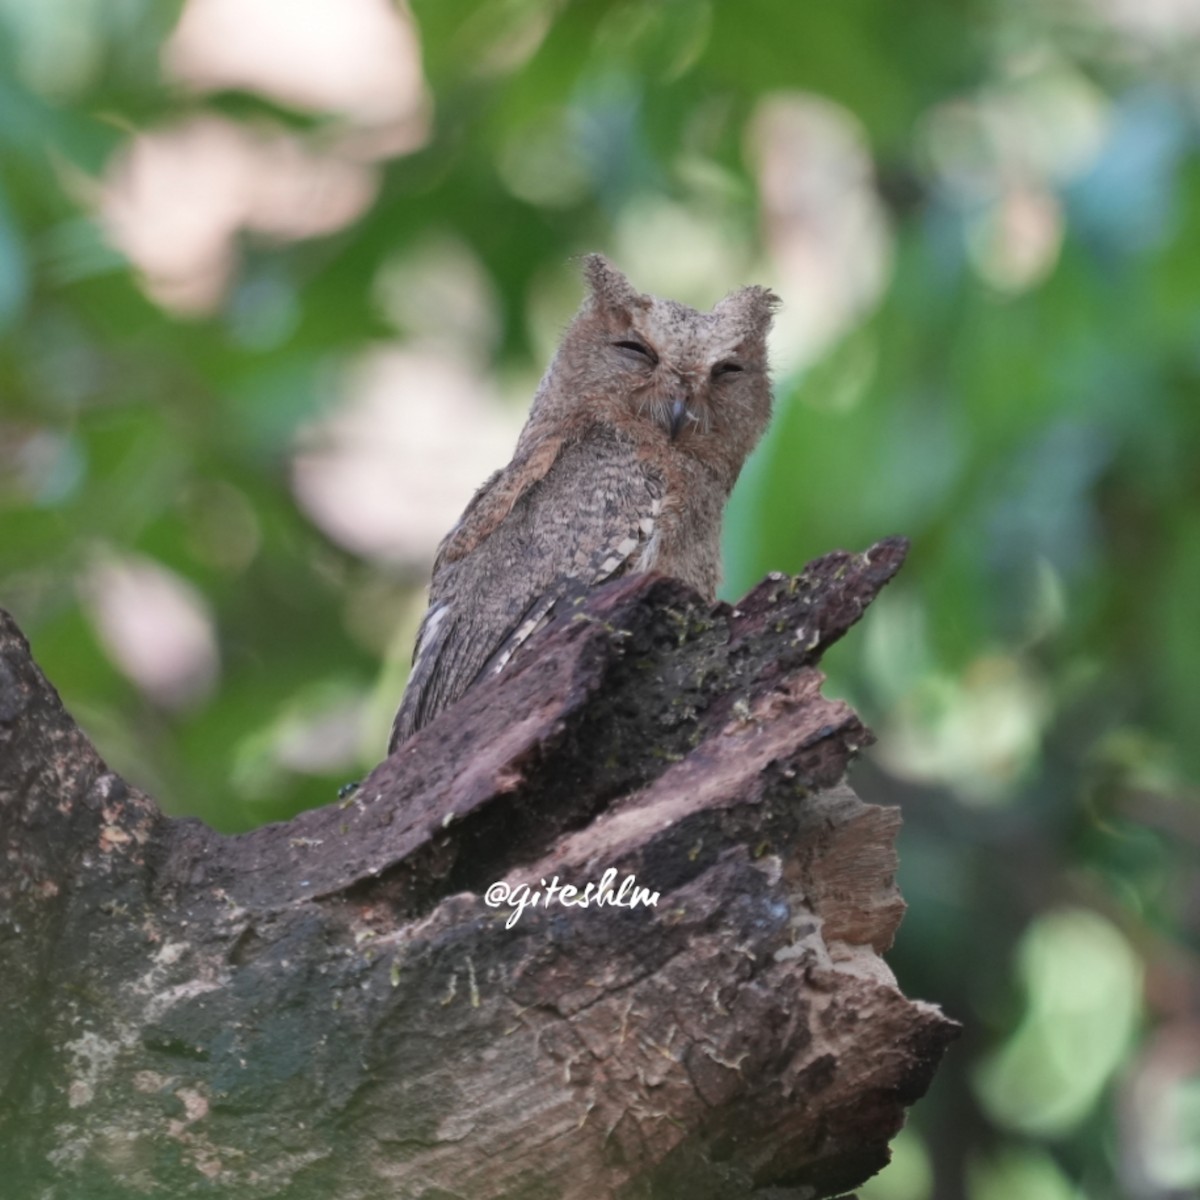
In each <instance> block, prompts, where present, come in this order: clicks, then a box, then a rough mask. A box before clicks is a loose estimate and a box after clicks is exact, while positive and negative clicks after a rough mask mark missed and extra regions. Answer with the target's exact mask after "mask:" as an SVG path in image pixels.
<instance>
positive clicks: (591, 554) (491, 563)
mask: <svg viewBox="0 0 1200 1200" xmlns="http://www.w3.org/2000/svg"><path fill="white" fill-rule="evenodd" d="M662 494H663V486H662V480H661V478H660V477H659V476H658V475H657V473H655V472H653V471H652V470H650V469H649V468H647V467H646V466H645V465H644V464H643V463H642V462H641V461H640V460H639V458H638V456H637V454H636V452H635V450H634V447H633V446H632V445H631V444H630V443H629V442H628V441H627V440H625V439H624V438H622V437H620V436H619V435H617V434H615V433H614V432H613V431H612V430H610V429H606V428H601V427H595V428H592V429H589V430H586V431H584V433H583V434H582V435H581V436H580V437H579V438H578V439H576V440H572V441H569V442H560V443H558V444H557V446H556V448H555V453H554V455H553V457H552V458H549V460H548V461H546V462H545V469H544V472H543V473H541V474H538V473H536V472H533V471H530V470H529V469H528V466H527V464H526V463H525V462H522V461H517V460H514V462H512V463H510V464H509V466H508V467H506V468H505V469H504V470H503V471H501V472H499V473H498V474H497V475H494V476H493V477H492V478H491V479H490V480H488V482H487V483H486V484H484V486H483V487H482V488H481V489H480V490H479V492H478V493H476V496H475V498H474V499H473V500H472V502H471V504H470V505H469V506H468V508H467V510H466V512H465V513H464V514H463V517H462V520H461V521H460V522H459V524H458V526H456V527H455V529H454V530H453V531H452V532H451V534H450V535H449V537H448V538H447V539H446V541H445V542H444V543H443V546H442V548H441V550H440V551H439V555H438V561H437V563H436V564H435V566H434V573H433V583H432V585H431V587H430V595H429V609H428V611H427V612H426V614H425V619H424V620H423V621H422V623H421V629H420V631H419V633H418V635H417V646H416V650H415V652H414V655H413V667H412V671H411V673H410V675H409V681H408V686H407V688H406V689H405V693H404V699H403V700H402V701H401V704H400V710H399V712H397V714H396V720H395V723H394V725H393V727H392V737H391V741H390V743H389V752H390V751H391V750H394V749H395V748H396V747H397V746H398V745H399V744H400V743H401V742H403V741H404V740H405V739H406V738H408V737H410V736H411V735H412V734H413V733H415V732H416V731H417V730H418V729H420V728H421V727H422V726H423V725H425V724H427V723H428V722H429V721H430V720H431V719H432V718H433V717H434V716H435V715H436V714H437V713H439V712H440V711H441V710H442V709H444V708H446V707H447V706H448V705H450V704H452V703H453V702H454V701H455V700H457V699H458V698H459V696H461V695H462V694H463V692H465V691H466V690H467V688H468V687H470V686H471V684H473V683H474V682H475V681H476V680H477V679H479V678H480V677H481V676H482V675H484V674H492V673H498V672H500V671H502V670H503V669H504V667H505V666H506V665H507V664H508V662H509V660H510V659H511V658H512V656H513V654H514V653H516V651H517V650H518V649H519V648H520V647H521V646H522V645H523V644H524V643H525V641H527V640H528V639H529V638H530V637H531V636H532V635H533V634H534V633H535V632H536V631H537V630H538V629H539V628H541V627H542V626H543V625H544V624H546V623H547V622H548V621H550V620H551V619H552V618H553V617H554V616H556V615H557V614H558V613H559V612H561V611H563V610H564V609H565V608H566V607H567V605H569V603H570V602H571V601H572V600H573V599H575V598H576V597H578V596H580V595H582V594H583V593H584V592H586V591H587V590H588V589H589V588H592V587H595V586H596V585H597V584H599V583H603V582H604V581H605V580H607V579H612V578H615V577H616V576H618V575H621V574H623V573H624V572H626V571H628V570H631V569H637V566H638V562H639V559H640V558H641V555H642V550H643V548H644V546H645V545H646V543H647V542H648V541H649V539H650V538H651V537H652V536H653V535H654V529H655V521H656V519H657V517H658V515H659V512H660V510H661V506H662ZM501 510H502V511H501ZM497 512H500V515H499V516H498V517H497V516H496V513H497ZM482 519H487V521H488V524H489V526H490V527H489V528H488V529H486V530H485V531H484V532H483V533H479V531H478V528H477V525H478V522H479V521H480V520H482ZM463 546H466V549H465V550H463V549H461V547H463ZM452 551H458V552H457V553H452Z"/></svg>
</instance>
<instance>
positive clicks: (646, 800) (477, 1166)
mask: <svg viewBox="0 0 1200 1200" xmlns="http://www.w3.org/2000/svg"><path fill="white" fill-rule="evenodd" d="M905 549H906V547H905V544H904V543H903V542H902V541H901V540H900V539H891V540H888V541H884V542H880V543H879V544H877V545H876V546H874V547H872V549H871V550H870V551H868V552H867V553H866V554H862V555H851V554H845V553H837V554H831V555H827V556H826V557H824V558H822V559H819V560H817V561H816V562H814V563H812V564H810V566H809V567H808V568H807V569H806V570H805V572H804V573H803V574H802V575H800V576H798V577H796V578H785V577H771V578H769V579H768V580H766V581H765V582H764V583H762V584H761V585H760V586H759V587H758V588H756V589H755V590H754V591H753V592H751V593H750V594H749V595H748V596H747V597H746V598H745V599H744V600H743V601H741V602H740V603H739V604H738V606H737V607H736V608H730V607H729V606H727V605H717V606H715V607H711V606H708V605H705V604H703V603H701V602H700V601H699V600H698V599H697V598H696V597H695V596H694V595H692V594H691V593H689V592H688V591H687V589H686V588H684V587H683V586H682V585H681V584H678V583H676V582H674V581H672V580H668V579H663V578H656V577H644V576H638V577H632V578H629V579H625V580H621V581H618V582H617V583H615V584H613V585H610V586H608V587H606V588H603V589H600V590H599V591H597V592H596V593H594V594H593V595H592V597H591V598H590V599H589V600H588V603H587V604H586V605H585V606H584V607H583V608H582V609H581V611H579V612H578V613H576V614H575V615H574V616H573V617H572V618H570V619H566V620H563V621H561V622H560V623H559V624H558V625H556V626H552V627H551V628H550V629H548V630H546V631H545V633H544V634H543V635H541V636H539V638H537V639H536V640H535V641H534V642H533V643H531V646H530V649H529V651H528V653H527V654H526V655H525V656H524V658H523V659H522V660H521V661H519V662H517V663H515V664H514V665H513V667H512V668H511V669H510V671H508V672H506V673H505V674H504V675H502V676H500V677H498V678H496V679H492V680H489V681H487V682H484V683H481V684H479V685H478V686H477V687H475V688H474V689H472V690H471V691H470V692H469V693H468V694H467V695H466V696H465V697H464V698H463V700H462V701H461V702H460V703H459V704H457V705H455V706H454V707H453V708H452V709H450V710H448V711H447V712H445V713H444V714H442V715H441V716H440V717H439V718H438V719H437V720H436V721H435V722H433V723H432V724H431V725H429V726H428V727H427V728H426V729H424V730H422V731H421V732H420V733H419V734H418V735H417V736H416V737H414V738H413V739H412V740H411V741H409V742H408V743H406V744H405V745H404V746H402V747H401V748H400V749H399V750H398V751H397V752H396V753H395V754H394V755H392V757H391V758H390V759H389V760H388V761H387V762H385V763H383V764H381V765H380V766H379V767H378V768H377V769H376V770H375V771H374V772H373V773H372V774H371V775H370V776H369V777H368V778H367V779H366V780H365V781H364V782H363V784H362V786H361V787H360V788H359V790H358V791H357V793H356V794H355V795H354V796H353V797H351V798H350V800H349V801H347V802H344V803H337V804H331V805H329V806H328V807H326V808H322V809H318V810H314V811H311V812H306V813H303V814H301V815H300V816H298V817H296V818H295V819H294V820H292V821H290V822H288V823H286V824H281V825H273V826H268V827H266V828H263V829H259V830H256V831H254V832H252V833H249V834H244V835H239V836H232V837H227V836H222V835H220V834H217V833H215V832H214V831H213V830H211V829H208V828H206V827H204V826H203V825H201V824H200V823H199V822H196V821H192V820H179V819H172V818H169V817H167V816H165V815H164V814H163V813H162V812H161V811H160V810H159V809H158V807H157V806H156V805H155V804H154V803H153V801H151V800H150V799H149V798H147V797H146V796H144V795H143V794H141V793H140V792H138V791H137V790H136V789H133V788H131V787H129V786H128V785H126V784H125V783H124V782H123V781H122V780H120V779H119V778H118V777H117V776H115V775H114V774H113V773H112V772H110V771H109V770H108V769H107V768H106V767H105V765H104V763H103V762H102V760H101V759H100V757H99V756H98V755H97V753H96V751H95V750H94V749H93V747H92V746H91V744H90V743H89V742H88V741H87V739H86V738H85V737H84V736H83V734H82V733H81V732H80V731H79V729H78V728H77V727H76V726H75V724H74V723H73V722H72V721H71V719H70V717H69V716H68V715H67V713H66V712H65V711H64V709H63V708H62V706H61V704H60V702H59V700H58V697H57V695H56V694H55V693H54V691H53V689H52V688H51V687H50V686H49V684H48V683H47V682H46V681H45V679H44V678H43V677H42V676H41V674H40V672H39V671H38V669H37V667H36V666H35V665H34V663H33V661H32V659H31V658H30V656H29V649H28V646H27V644H26V643H25V641H24V639H23V637H22V636H21V634H20V632H19V631H18V630H17V628H16V626H15V624H14V623H13V622H12V621H11V619H10V618H8V617H7V616H4V615H3V614H0V842H2V844H3V847H4V855H5V859H4V867H3V869H2V871H0V951H2V953H3V960H4V962H5V971H4V972H3V973H2V974H0V1019H2V1020H3V1029H4V1031H5V1033H6V1035H7V1036H6V1037H5V1038H4V1039H2V1040H0V1178H4V1179H6V1180H9V1181H11V1183H12V1186H13V1188H15V1189H16V1190H15V1191H14V1194H19V1195H29V1196H46V1197H58V1196H66V1195H82V1194H87V1195H88V1196H89V1197H117V1196H120V1197H123V1198H124V1197H129V1196H142V1195H144V1196H155V1197H157V1196H162V1197H177V1196H188V1195H204V1196H205V1197H226V1196H228V1197H235V1196H236V1197H238V1200H254V1198H260V1197H262V1198H266V1197H270V1198H272V1200H284V1198H286V1200H308V1198H310V1197H312V1198H316V1197H320V1198H321V1200H330V1198H334V1200H368V1198H375V1197H389V1198H393V1197H413V1198H417V1197H425V1198H427V1200H432V1198H433V1197H439V1198H441V1200H450V1198H453V1197H462V1198H464V1200H492V1198H501V1197H511V1198H515V1197H547V1198H551V1197H553V1198H560V1197H561V1198H563V1200H567V1198H575V1197H596V1196H606V1195H611V1196H619V1197H629V1198H633V1197H644V1198H649V1197H655V1196H674V1195H678V1194H683V1192H684V1189H686V1190H687V1194H689V1195H693V1196H694V1197H713V1198H716V1197H745V1196H750V1195H755V1194H762V1195H764V1196H766V1195H770V1196H771V1197H774V1198H779V1197H785V1196H795V1197H800V1196H825V1195H835V1194H837V1193H838V1192H840V1191H844V1190H845V1189H847V1188H849V1187H852V1186H854V1185H856V1184H857V1183H858V1182H860V1181H861V1180H863V1179H864V1178H866V1177H867V1176H869V1175H870V1174H872V1173H873V1172H874V1171H876V1170H878V1169H879V1167H880V1166H882V1165H883V1163H884V1162H885V1161H886V1158H887V1143H888V1141H889V1139H890V1138H891V1137H892V1136H893V1135H894V1133H895V1132H896V1130H897V1129H898V1128H899V1126H900V1124H901V1122H902V1120H903V1114H904V1108H905V1106H906V1105H908V1104H911V1103H912V1102H913V1101H914V1100H915V1099H916V1098H917V1097H919V1096H920V1095H921V1094H922V1093H923V1092H924V1090H925V1088H926V1087H927V1085H928V1083H929V1080H930V1078H931V1076H932V1073H933V1070H934V1068H935V1066H936V1064H937V1061H938V1060H939V1058H940V1055H941V1053H942V1051H943V1049H944V1047H945V1045H946V1043H947V1042H948V1040H949V1039H950V1038H951V1037H952V1036H953V1034H954V1032H955V1030H956V1026H954V1024H953V1023H952V1022H950V1021H948V1020H947V1019H946V1018H945V1017H943V1016H942V1015H941V1014H940V1013H939V1012H938V1010H937V1009H935V1008H933V1007H932V1006H929V1005H925V1004H921V1003H919V1002H913V1001H909V1000H907V999H905V998H904V997H903V996H902V995H901V993H900V992H899V991H898V990H897V988H896V986H895V983H894V981H893V979H892V977H891V975H890V973H889V972H888V970H887V967H886V966H885V965H884V963H883V961H882V959H881V957H880V955H881V954H882V953H883V952H884V951H885V950H886V949H887V948H888V946H889V945H890V943H891V939H892V936H893V934H894V931H895V929H896V926H897V924H898V923H899V920H900V917H901V914H902V912H903V902H902V900H901V899H900V896H899V894H898V893H897V891H896V889H895V886H894V883H893V874H894V868H895V860H894V849H893V840H894V837H895V834H896V830H897V828H898V824H899V819H898V816H897V814H896V812H895V810H891V809H881V808H877V807H872V806H868V805H865V804H863V803H862V802H861V801H859V800H858V799H857V797H855V796H854V794H853V793H852V792H851V791H849V790H848V789H847V788H846V787H845V786H844V784H843V783H842V782H841V781H842V779H843V777H844V774H845V771H846V768H847V765H848V764H849V762H850V759H851V757H852V756H853V754H854V753H855V751H856V750H857V749H858V748H860V747H861V746H862V745H864V744H865V743H866V742H867V741H868V740H869V734H868V733H867V731H866V730H865V729H864V728H863V726H862V724H861V723H860V722H859V720H858V718H857V717H856V716H855V714H854V713H853V712H852V711H851V710H850V709H849V708H848V707H847V706H846V705H845V704H843V703H841V702H839V701H833V700H828V699H826V698H824V697H823V696H822V695H821V694H820V683H821V676H820V674H819V673H818V672H817V670H816V667H815V664H816V663H817V661H818V660H819V658H820V656H821V654H822V653H823V651H824V650H825V649H827V648H828V646H829V645H831V644H832V643H833V642H834V641H836V640H837V639H838V638H839V637H840V636H841V635H842V634H843V633H845V631H846V630H847V629H848V628H849V627H850V626H851V625H852V624H853V623H854V622H855V621H856V620H857V619H858V618H859V617H860V616H861V615H862V613H863V611H864V610H865V608H866V606H867V605H868V604H869V603H870V601H871V600H872V599H873V597H874V596H875V595H876V593H877V592H878V591H879V589H880V588H881V587H883V586H884V584H886V583H887V581H888V580H889V579H890V578H891V577H892V576H893V575H894V574H895V572H896V571H897V570H898V569H899V566H900V564H901V562H902V561H903V557H904V553H905ZM606 871H608V872H610V878H613V879H614V880H615V881H619V880H622V879H624V878H625V877H626V876H634V877H636V882H637V884H638V885H639V886H641V887H644V888H646V889H648V890H649V891H651V892H655V893H657V894H658V895H657V903H656V904H655V905H653V906H649V907H647V906H643V907H637V908H631V907H628V906H619V905H617V904H613V903H606V904H602V905H597V903H596V902H595V897H594V894H593V897H592V902H591V903H590V904H589V906H588V907H587V908H583V907H579V906H571V905H568V904H563V903H561V899H562V897H561V894H560V895H559V896H557V897H556V899H557V900H558V901H559V902H558V903H549V902H547V899H546V894H547V892H548V891H551V890H552V889H553V888H555V887H561V886H563V885H571V886H575V887H578V888H579V889H580V890H581V891H582V890H583V888H584V886H585V885H586V884H587V883H588V882H598V881H600V880H601V879H602V878H603V877H604V874H605V872H606ZM497 883H503V884H504V885H505V887H506V888H507V889H510V895H511V896H512V897H514V898H515V900H516V901H518V902H519V901H520V899H521V898H522V897H524V900H525V903H524V904H523V906H522V905H521V904H519V903H517V904H516V905H515V906H514V905H513V904H502V905H500V906H499V907H492V906H490V905H489V904H488V903H486V902H485V899H484V896H485V893H486V894H492V893H489V888H491V887H492V885H494V884H497ZM523 888H525V889H527V890H522V889H523ZM501 890H503V889H501ZM534 895H537V897H538V900H537V902H536V903H534V902H533V900H532V897H533V896H534ZM612 895H613V893H609V899H611V898H612ZM575 899H578V897H575ZM514 913H515V914H516V916H514Z"/></svg>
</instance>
